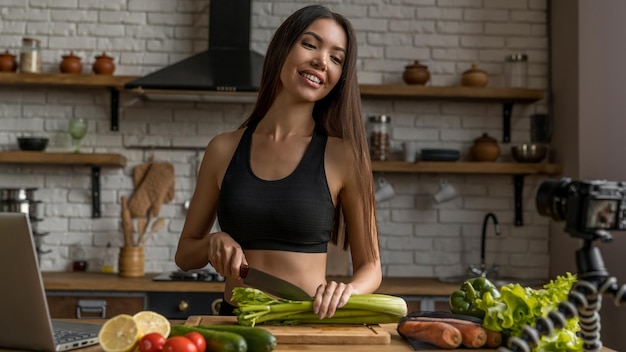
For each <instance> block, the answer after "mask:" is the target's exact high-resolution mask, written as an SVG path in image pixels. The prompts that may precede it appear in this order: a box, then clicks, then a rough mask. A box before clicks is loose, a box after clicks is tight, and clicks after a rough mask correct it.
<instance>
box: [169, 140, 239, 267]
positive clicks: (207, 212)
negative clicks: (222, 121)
mask: <svg viewBox="0 0 626 352" xmlns="http://www.w3.org/2000/svg"><path fill="white" fill-rule="evenodd" d="M240 137H241V134H240V133H239V131H237V132H231V133H225V134H222V135H219V136H217V137H215V138H213V139H212V140H211V142H209V144H208V145H207V147H206V149H205V152H204V157H203V159H202V163H201V164H200V170H199V171H198V176H197V182H196V187H195V190H194V193H193V197H192V198H191V202H190V204H189V209H188V211H187V217H186V219H185V225H184V226H183V230H182V233H181V235H180V239H179V241H178V248H177V250H176V256H175V261H176V265H178V267H179V268H181V269H182V270H191V269H199V268H203V267H205V266H206V265H207V264H209V262H211V263H212V265H213V266H214V267H215V269H216V271H217V272H219V273H220V274H221V275H223V276H226V277H228V276H233V274H235V273H234V272H233V271H236V274H237V275H235V276H238V270H239V266H241V263H242V262H245V258H243V252H242V250H241V247H239V244H237V242H235V241H234V240H233V239H232V238H231V237H230V236H229V235H228V234H226V233H224V232H217V233H214V234H210V231H211V227H212V226H213V223H214V222H215V218H216V214H217V201H218V198H219V191H220V184H221V182H222V179H223V178H224V174H225V172H226V168H227V167H228V164H229V163H230V159H231V158H232V155H233V153H234V150H235V148H236V147H237V143H238V142H239V139H240ZM234 267H236V269H233V268H234Z"/></svg>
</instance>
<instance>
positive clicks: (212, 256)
mask: <svg viewBox="0 0 626 352" xmlns="http://www.w3.org/2000/svg"><path fill="white" fill-rule="evenodd" d="M209 236H210V239H209V262H210V263H211V265H213V267H214V268H215V271H217V272H218V273H219V274H220V275H222V276H223V277H231V278H236V279H239V277H240V275H239V268H241V267H242V266H244V265H248V262H247V261H246V256H245V255H244V254H243V250H242V249H241V246H240V245H239V243H237V242H236V241H235V240H234V239H233V238H232V237H230V235H229V234H227V233H226V232H216V233H212V234H210V235H209Z"/></svg>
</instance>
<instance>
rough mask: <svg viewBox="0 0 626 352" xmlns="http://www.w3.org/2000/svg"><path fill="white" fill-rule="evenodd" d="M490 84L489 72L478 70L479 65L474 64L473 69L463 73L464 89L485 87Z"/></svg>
mask: <svg viewBox="0 0 626 352" xmlns="http://www.w3.org/2000/svg"><path fill="white" fill-rule="evenodd" d="M487 82H489V77H488V75H487V72H485V71H483V70H481V69H479V68H478V65H476V64H472V68H471V69H469V70H467V71H465V72H463V76H462V77H461V85H462V86H464V87H485V86H486V85H487Z"/></svg>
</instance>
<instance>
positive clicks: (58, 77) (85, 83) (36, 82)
mask: <svg viewBox="0 0 626 352" xmlns="http://www.w3.org/2000/svg"><path fill="white" fill-rule="evenodd" d="M135 78H137V77H134V76H109V75H95V74H93V75H91V74H89V75H77V74H65V73H13V72H0V85H15V86H42V87H45V86H64V87H82V88H84V87H94V88H97V87H100V88H124V84H126V82H129V81H131V80H133V79H135Z"/></svg>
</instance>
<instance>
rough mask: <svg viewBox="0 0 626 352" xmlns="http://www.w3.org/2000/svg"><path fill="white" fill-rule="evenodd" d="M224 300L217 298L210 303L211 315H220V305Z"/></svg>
mask: <svg viewBox="0 0 626 352" xmlns="http://www.w3.org/2000/svg"><path fill="white" fill-rule="evenodd" d="M223 301H224V300H223V299H221V298H217V299H215V300H213V302H212V303H211V313H213V315H219V314H220V306H221V305H222V302H223Z"/></svg>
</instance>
